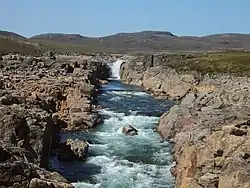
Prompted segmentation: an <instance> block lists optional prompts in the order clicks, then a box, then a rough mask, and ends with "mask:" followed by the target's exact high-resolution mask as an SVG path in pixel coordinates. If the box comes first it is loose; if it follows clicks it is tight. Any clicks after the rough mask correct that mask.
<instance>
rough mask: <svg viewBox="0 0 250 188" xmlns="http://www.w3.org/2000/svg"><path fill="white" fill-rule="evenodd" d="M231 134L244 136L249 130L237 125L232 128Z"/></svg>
mask: <svg viewBox="0 0 250 188" xmlns="http://www.w3.org/2000/svg"><path fill="white" fill-rule="evenodd" d="M230 134H233V135H235V136H244V135H246V134H247V130H246V129H240V128H237V127H235V128H233V129H232V130H231V132H230Z"/></svg>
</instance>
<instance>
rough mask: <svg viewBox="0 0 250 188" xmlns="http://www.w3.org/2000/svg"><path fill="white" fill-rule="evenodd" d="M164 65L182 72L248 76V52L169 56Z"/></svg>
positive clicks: (249, 67)
mask: <svg viewBox="0 0 250 188" xmlns="http://www.w3.org/2000/svg"><path fill="white" fill-rule="evenodd" d="M166 65H167V66H170V67H172V68H175V69H177V70H178V71H182V72H190V71H197V72H199V73H201V74H207V73H208V74H219V73H225V74H231V75H235V76H250V52H248V51H224V52H209V53H198V54H195V55H176V54H175V55H169V57H168V59H167V61H166Z"/></svg>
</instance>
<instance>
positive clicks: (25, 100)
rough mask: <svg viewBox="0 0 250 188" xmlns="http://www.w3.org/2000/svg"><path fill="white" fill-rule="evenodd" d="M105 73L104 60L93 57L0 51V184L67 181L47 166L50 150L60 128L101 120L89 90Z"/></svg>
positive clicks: (57, 140)
mask: <svg viewBox="0 0 250 188" xmlns="http://www.w3.org/2000/svg"><path fill="white" fill-rule="evenodd" d="M107 74H108V71H107V68H106V65H105V64H103V63H101V62H97V61H95V60H94V59H93V57H86V56H64V55H58V56H57V55H55V54H52V53H49V56H41V57H32V56H21V55H18V54H9V55H5V56H3V57H2V59H1V61H0V187H19V188H20V187H32V188H33V187H36V188H39V187H56V188H61V187H73V186H72V185H71V184H70V183H69V182H68V181H67V180H66V179H64V178H63V177H62V176H61V175H60V174H58V173H56V172H49V171H48V170H49V158H50V155H51V151H52V149H58V148H59V147H60V135H59V133H60V131H62V130H75V131H77V130H85V129H88V128H93V127H94V126H96V125H97V124H98V123H100V122H101V118H100V117H99V116H98V114H97V112H96V111H95V109H97V108H98V106H97V105H96V101H95V96H96V94H97V89H96V88H97V87H98V85H99V79H101V80H104V79H105V78H106V77H107ZM78 145H79V144H78ZM73 149H74V148H73ZM73 151H77V149H74V150H73ZM80 154H81V153H80ZM82 154H86V152H85V151H84V152H83V153H82Z"/></svg>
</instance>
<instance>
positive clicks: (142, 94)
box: [108, 91, 150, 96]
mask: <svg viewBox="0 0 250 188" xmlns="http://www.w3.org/2000/svg"><path fill="white" fill-rule="evenodd" d="M108 93H112V94H116V95H120V96H128V95H130V96H148V95H150V94H148V93H146V92H142V91H109V92H108Z"/></svg>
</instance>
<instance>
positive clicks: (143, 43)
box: [0, 31, 250, 53]
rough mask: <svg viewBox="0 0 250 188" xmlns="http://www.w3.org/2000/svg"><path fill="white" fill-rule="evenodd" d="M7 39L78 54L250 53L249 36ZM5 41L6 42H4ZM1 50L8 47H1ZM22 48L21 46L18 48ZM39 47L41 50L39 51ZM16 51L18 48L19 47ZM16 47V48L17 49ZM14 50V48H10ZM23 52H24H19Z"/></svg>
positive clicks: (164, 34)
mask: <svg viewBox="0 0 250 188" xmlns="http://www.w3.org/2000/svg"><path fill="white" fill-rule="evenodd" d="M1 37H7V38H11V39H12V41H11V42H12V43H13V40H18V41H19V43H18V44H20V43H22V42H23V41H25V42H26V45H27V44H29V45H32V44H35V46H30V47H31V48H34V47H35V48H37V47H38V45H37V44H40V47H43V48H46V49H50V50H54V51H63V52H65V51H67V52H77V53H86V52H90V53H99V52H111V53H155V52H190V51H192V52H199V51H220V50H226V49H234V50H235V49H236V50H242V49H244V50H250V34H249V35H248V34H234V33H224V34H215V35H208V36H203V37H195V36H176V35H174V34H172V33H170V32H166V31H142V32H135V33H118V34H114V35H109V36H104V37H86V36H82V35H80V34H63V33H47V34H40V35H35V36H33V37H31V38H29V39H28V38H25V37H23V36H21V35H18V34H16V33H12V32H8V31H0V38H1ZM5 42H6V41H5ZM0 46H1V48H5V47H4V45H2V44H1V41H0ZM19 46H20V45H19ZM40 47H39V48H40ZM17 48H19V47H18V46H17ZM17 48H16V49H17ZM9 50H12V49H9ZM20 50H21V51H23V49H20Z"/></svg>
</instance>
